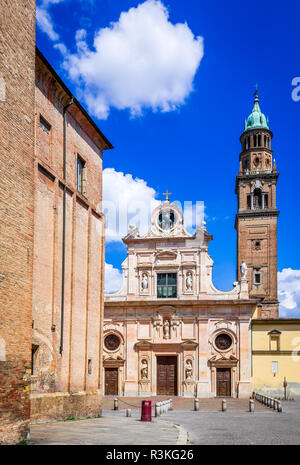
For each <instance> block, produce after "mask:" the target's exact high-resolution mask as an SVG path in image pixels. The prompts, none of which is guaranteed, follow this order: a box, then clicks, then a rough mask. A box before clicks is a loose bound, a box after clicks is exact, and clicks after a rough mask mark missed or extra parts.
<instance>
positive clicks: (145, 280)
mask: <svg viewBox="0 0 300 465" xmlns="http://www.w3.org/2000/svg"><path fill="white" fill-rule="evenodd" d="M147 289H148V275H147V274H146V273H144V274H143V276H142V290H143V291H146V290H147Z"/></svg>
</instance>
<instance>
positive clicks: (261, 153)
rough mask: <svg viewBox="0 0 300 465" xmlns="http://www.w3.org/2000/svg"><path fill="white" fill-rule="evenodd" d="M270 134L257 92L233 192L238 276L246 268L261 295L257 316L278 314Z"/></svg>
mask: <svg viewBox="0 0 300 465" xmlns="http://www.w3.org/2000/svg"><path fill="white" fill-rule="evenodd" d="M272 138H273V133H272V131H271V130H270V128H269V120H268V118H266V117H265V115H264V114H263V113H262V112H261V109H260V106H259V99H258V92H257V90H256V92H255V100H254V107H253V110H252V112H251V114H250V115H249V117H248V119H247V120H246V121H245V129H244V132H243V134H242V135H241V138H240V141H241V144H242V152H241V154H240V169H239V174H238V175H237V178H236V188H235V192H236V194H237V199H238V212H237V215H236V221H235V228H236V231H237V275H238V280H240V278H241V272H240V264H241V263H242V261H245V263H246V265H247V267H248V275H247V279H248V282H249V294H250V297H253V298H260V299H261V306H259V314H258V318H277V317H278V304H279V302H278V295H277V218H278V215H279V211H278V210H277V206H276V185H277V179H278V176H279V173H278V172H277V168H276V162H275V159H274V157H273V151H272V150H271V141H272Z"/></svg>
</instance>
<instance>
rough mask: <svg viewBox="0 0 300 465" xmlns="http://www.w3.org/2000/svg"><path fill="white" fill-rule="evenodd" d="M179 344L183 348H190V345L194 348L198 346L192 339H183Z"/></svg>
mask: <svg viewBox="0 0 300 465" xmlns="http://www.w3.org/2000/svg"><path fill="white" fill-rule="evenodd" d="M180 345H181V347H182V348H183V349H184V348H190V347H192V348H193V349H195V348H196V347H198V344H197V342H194V341H191V340H187V341H183V342H182V343H181V344H180Z"/></svg>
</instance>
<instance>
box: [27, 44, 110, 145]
mask: <svg viewBox="0 0 300 465" xmlns="http://www.w3.org/2000/svg"><path fill="white" fill-rule="evenodd" d="M35 50H36V55H37V56H38V57H39V58H40V59H41V61H42V62H43V63H44V65H45V66H46V67H47V68H48V70H49V71H50V73H51V74H53V76H54V78H55V79H56V80H57V81H58V83H59V85H60V86H61V87H62V88H63V90H64V91H65V92H66V94H67V95H68V96H69V97H73V98H74V103H75V105H76V106H77V107H78V109H79V110H80V111H81V113H82V114H83V115H84V116H85V118H86V119H87V120H88V122H89V123H90V124H91V125H92V126H93V128H94V129H95V130H96V132H97V133H98V134H99V136H100V137H101V138H102V139H103V141H104V142H105V144H106V147H104V148H103V150H110V149H113V148H114V146H113V145H112V143H111V142H110V141H109V140H108V139H107V137H105V135H104V134H103V132H102V131H101V129H100V128H99V127H98V126H97V124H96V123H95V121H94V120H93V119H92V118H91V116H90V115H89V114H88V112H87V111H86V110H85V109H84V108H83V106H82V105H81V103H80V102H79V101H78V100H77V99H76V97H74V95H73V94H72V92H71V91H70V89H69V88H68V87H67V85H66V84H65V83H64V81H63V80H62V78H61V77H60V76H59V75H58V74H57V72H56V71H55V69H54V68H53V66H51V65H50V63H49V61H48V60H47V58H46V57H45V55H43V53H42V52H41V51H40V49H39V48H38V47H37V46H36V47H35Z"/></svg>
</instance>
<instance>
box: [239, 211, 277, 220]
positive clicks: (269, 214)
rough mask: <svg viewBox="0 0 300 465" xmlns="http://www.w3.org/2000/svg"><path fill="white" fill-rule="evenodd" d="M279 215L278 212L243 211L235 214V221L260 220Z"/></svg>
mask: <svg viewBox="0 0 300 465" xmlns="http://www.w3.org/2000/svg"><path fill="white" fill-rule="evenodd" d="M279 214H280V211H279V210H271V209H270V210H245V211H244V212H238V213H237V214H236V220H238V219H240V218H261V217H272V216H275V217H278V216H279Z"/></svg>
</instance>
